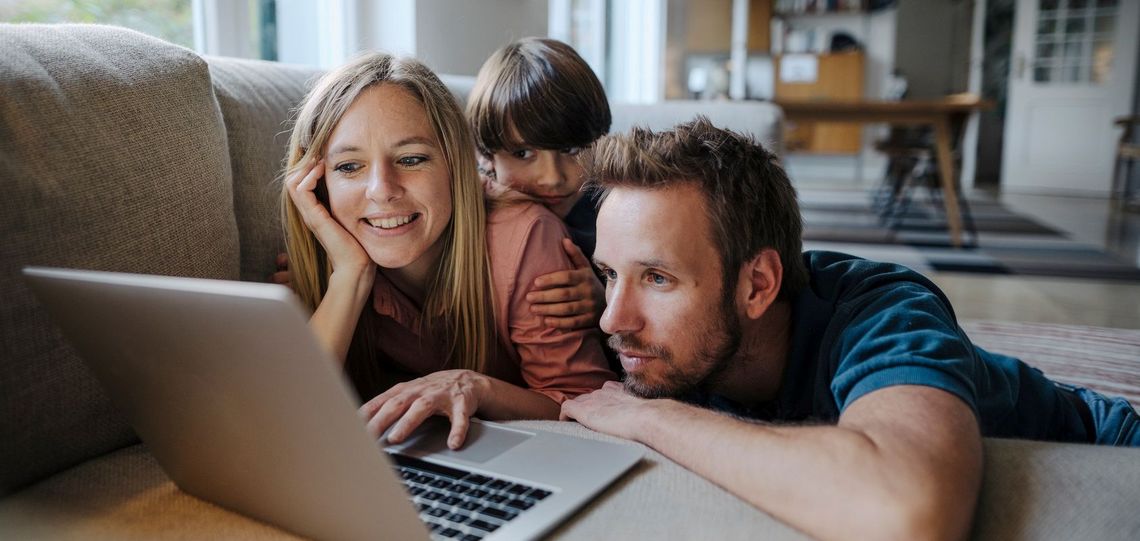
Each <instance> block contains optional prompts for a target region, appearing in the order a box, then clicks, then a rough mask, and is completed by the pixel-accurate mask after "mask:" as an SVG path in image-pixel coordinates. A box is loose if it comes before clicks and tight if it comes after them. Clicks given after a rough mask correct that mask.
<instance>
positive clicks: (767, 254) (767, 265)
mask: <svg viewBox="0 0 1140 541" xmlns="http://www.w3.org/2000/svg"><path fill="white" fill-rule="evenodd" d="M783 279H784V265H783V263H781V262H780V254H778V253H776V250H773V249H771V248H765V249H763V250H761V251H760V253H758V254H756V255H755V256H754V257H753V258H752V259H750V260H748V261H745V262H744V265H743V266H742V268H741V269H740V280H739V288H740V293H741V298H743V299H744V313H745V314H746V315H747V316H748V318H749V319H760V316H762V315H764V312H766V311H768V307H769V306H771V305H772V303H774V302H776V297H778V296H779V294H780V285H781V284H782V283H783Z"/></svg>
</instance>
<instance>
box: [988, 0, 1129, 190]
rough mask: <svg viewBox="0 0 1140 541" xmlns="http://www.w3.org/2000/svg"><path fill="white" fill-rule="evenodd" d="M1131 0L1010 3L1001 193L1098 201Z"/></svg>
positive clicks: (1119, 106) (1120, 87)
mask: <svg viewBox="0 0 1140 541" xmlns="http://www.w3.org/2000/svg"><path fill="white" fill-rule="evenodd" d="M1138 33H1140V0H1018V1H1017V11H1016V15H1015V21H1014V28H1013V54H1012V55H1011V59H1012V60H1013V64H1012V66H1011V69H1010V76H1009V94H1008V103H1007V104H1006V120H1005V136H1004V137H1005V139H1004V150H1003V154H1002V181H1001V183H1002V187H1003V189H1009V190H1011V191H1021V192H1054V193H1056V192H1083V193H1085V194H1088V195H1106V194H1108V192H1109V190H1110V189H1111V186H1112V166H1113V161H1114V160H1115V156H1116V148H1115V146H1116V139H1117V138H1118V137H1119V135H1120V134H1119V131H1118V130H1117V129H1116V127H1115V126H1113V124H1112V121H1113V119H1114V118H1116V117H1118V116H1123V115H1127V114H1129V113H1130V112H1131V111H1132V96H1133V94H1132V92H1133V88H1134V85H1135V82H1136V50H1137V34H1138Z"/></svg>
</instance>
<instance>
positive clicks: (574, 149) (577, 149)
mask: <svg viewBox="0 0 1140 541" xmlns="http://www.w3.org/2000/svg"><path fill="white" fill-rule="evenodd" d="M561 152H562V153H563V154H566V155H567V156H577V155H578V153H579V152H582V147H567V148H564V149H562V151H561Z"/></svg>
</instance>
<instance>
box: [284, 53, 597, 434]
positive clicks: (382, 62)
mask: <svg viewBox="0 0 1140 541" xmlns="http://www.w3.org/2000/svg"><path fill="white" fill-rule="evenodd" d="M473 149H474V145H473V139H472V136H471V132H470V130H469V128H468V125H467V121H466V119H465V118H464V116H463V112H462V111H461V110H460V108H459V106H458V105H457V104H456V103H455V100H454V98H453V97H452V96H451V94H450V93H449V92H448V90H447V88H446V87H445V86H444V85H443V84H442V83H441V82H440V80H439V78H438V77H436V76H435V74H433V73H432V72H431V71H430V70H429V69H427V68H426V67H425V66H423V65H422V64H420V63H419V62H417V61H414V60H406V59H395V58H393V57H391V56H388V55H384V54H379V53H373V54H368V55H364V56H361V57H359V58H357V59H356V60H354V61H352V62H350V63H348V64H347V65H345V66H343V67H341V68H339V69H336V70H333V71H332V72H330V73H328V74H327V75H325V76H324V78H322V79H321V81H320V82H319V83H318V84H317V85H316V86H315V87H314V88H313V90H312V91H311V92H310V93H309V95H308V96H307V97H306V99H305V101H304V103H303V105H302V107H301V109H300V111H299V113H298V116H297V119H296V123H295V125H294V127H293V132H292V137H291V139H290V142H289V151H288V157H287V161H288V165H287V168H286V173H285V183H284V190H283V193H282V209H283V213H284V217H283V220H284V223H285V226H286V236H287V243H288V257H289V262H290V267H291V269H290V270H291V272H292V286H293V288H294V290H295V291H296V292H297V294H298V295H299V296H300V297H301V299H302V300H303V301H304V302H305V303H306V304H307V305H308V306H309V307H310V308H312V309H313V315H312V318H311V320H310V326H311V327H312V329H313V330H314V332H315V333H316V335H317V336H318V337H319V339H320V340H321V341H322V343H323V344H324V345H325V347H326V348H327V349H328V350H329V351H330V352H332V353H333V355H334V357H335V358H336V359H338V360H339V361H341V362H342V363H343V367H344V369H345V370H346V372H347V374H348V376H349V378H350V380H351V381H352V383H353V384H354V385H355V386H356V389H357V391H358V393H360V395H361V397H362V398H365V399H367V398H369V397H372V396H374V395H376V393H380V394H379V395H377V396H375V398H372V399H371V400H369V401H368V402H367V403H366V404H365V405H364V406H362V407H361V411H362V414H364V415H365V417H367V418H368V419H369V422H368V423H369V428H370V430H372V432H373V433H374V434H377V435H378V434H380V433H382V432H383V431H384V430H385V429H388V428H389V427H390V428H391V430H390V431H389V433H388V439H389V441H393V442H398V441H401V440H403V439H404V438H406V437H407V436H408V435H409V434H410V433H411V431H412V430H413V429H414V428H415V427H416V426H418V425H419V424H420V423H422V422H423V421H424V420H425V419H426V418H427V417H429V416H431V415H444V416H447V417H449V418H450V419H451V425H452V430H451V434H450V436H449V438H448V444H449V445H450V446H451V447H452V448H457V447H459V446H460V445H462V442H463V439H464V437H465V434H466V430H467V426H468V418H469V417H471V416H473V415H479V416H480V417H485V418H490V419H510V418H545V419H554V418H557V416H558V412H559V405H560V403H561V402H562V401H563V400H565V399H567V398H570V397H573V396H576V395H578V394H581V393H584V392H587V391H590V390H593V389H597V388H599V387H601V385H602V383H604V382H605V381H607V380H610V379H614V374H613V373H612V372H610V371H609V370H608V369H607V368H606V361H605V357H604V355H603V352H602V347H601V341H600V335H599V334H598V331H596V330H575V331H565V330H556V329H551V328H548V327H546V326H545V325H543V324H542V321H541V317H540V316H538V315H535V314H533V313H532V312H531V310H530V303H529V302H528V301H527V300H526V294H527V292H528V290H529V289H530V287H529V286H530V284H531V283H533V282H534V279H535V278H536V277H538V276H541V275H544V274H548V273H550V272H555V271H558V270H564V269H569V268H572V265H571V263H570V261H569V259H568V257H567V256H565V254H563V253H561V252H560V251H558V250H551V249H550V247H551V246H557V245H558V243H559V242H561V239H563V238H565V237H566V236H567V231H566V228H565V226H564V225H563V224H562V222H561V221H560V220H559V219H558V217H556V216H554V215H553V214H551V213H550V212H549V211H548V210H547V209H545V208H544V207H542V206H540V205H537V204H533V203H522V204H513V205H501V206H496V207H495V208H493V209H492V210H490V211H489V212H488V211H487V210H486V209H487V207H486V206H485V204H484V197H483V193H482V189H481V184H480V181H479V178H478V175H477V172H476V167H475V165H476V160H475V155H474V150H473ZM412 378H414V379H412ZM409 379H410V380H409ZM400 380H407V381H403V382H402V383H397V384H396V385H394V386H390V387H388V384H389V383H391V382H392V381H400ZM385 389H386V390H385Z"/></svg>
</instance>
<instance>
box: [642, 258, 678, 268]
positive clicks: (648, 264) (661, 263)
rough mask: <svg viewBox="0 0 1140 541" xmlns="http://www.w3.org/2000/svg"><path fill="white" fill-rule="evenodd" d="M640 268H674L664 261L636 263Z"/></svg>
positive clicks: (652, 260)
mask: <svg viewBox="0 0 1140 541" xmlns="http://www.w3.org/2000/svg"><path fill="white" fill-rule="evenodd" d="M635 263H637V264H638V265H639V266H642V267H645V268H652V269H661V270H671V269H672V268H673V266H672V265H671V264H669V262H667V261H665V260H664V259H642V260H638V261H635Z"/></svg>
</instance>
